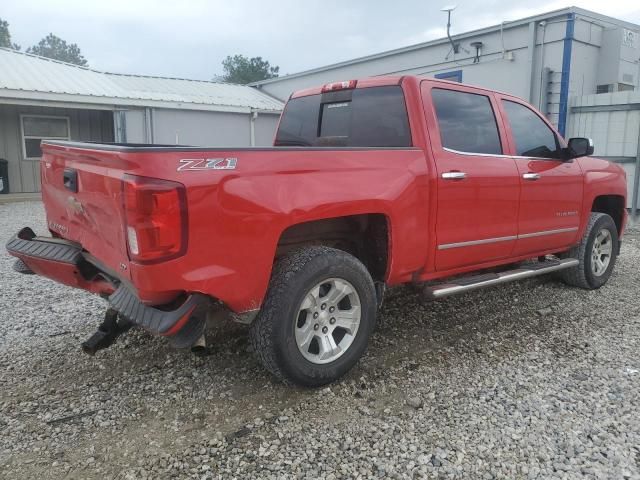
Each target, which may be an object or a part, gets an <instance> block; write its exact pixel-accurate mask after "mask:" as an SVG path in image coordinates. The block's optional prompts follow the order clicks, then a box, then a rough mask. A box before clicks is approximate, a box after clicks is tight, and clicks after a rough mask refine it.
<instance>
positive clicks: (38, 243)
mask: <svg viewBox="0 0 640 480" xmlns="http://www.w3.org/2000/svg"><path fill="white" fill-rule="evenodd" d="M6 248H7V251H8V252H9V253H10V254H11V255H13V256H14V257H17V258H18V260H17V267H16V268H15V269H16V270H17V271H19V272H21V273H36V274H38V275H41V276H43V277H47V278H50V279H52V280H55V281H56V282H59V283H62V284H64V285H68V286H70V287H75V288H81V289H83V290H87V291H89V292H93V293H98V294H101V295H103V296H104V297H106V299H107V301H108V302H109V305H110V307H111V308H112V309H113V310H115V311H117V312H118V313H119V314H120V315H121V316H122V317H124V318H125V319H126V320H128V321H129V322H131V323H133V324H135V325H138V326H140V327H142V328H144V329H145V330H148V331H149V332H150V333H152V334H155V335H163V336H175V335H177V334H178V333H180V336H185V334H186V336H187V337H189V338H190V337H191V336H192V335H189V334H188V331H189V330H194V333H193V335H196V333H198V332H197V330H200V325H199V324H200V323H203V321H198V322H196V323H197V324H198V325H195V324H194V322H190V321H189V319H190V318H191V317H192V316H194V315H196V314H200V313H202V312H203V311H204V310H205V309H206V308H207V307H208V306H209V305H210V303H211V300H210V298H209V297H208V296H206V295H203V294H200V293H192V294H188V295H184V296H183V297H181V298H180V299H179V300H176V301H174V302H172V303H171V304H170V305H160V306H157V305H156V306H149V305H145V304H144V303H142V302H141V301H140V299H139V298H138V297H137V295H136V294H135V291H134V290H133V288H132V287H130V286H129V285H127V284H126V283H125V282H122V281H121V280H120V279H118V278H114V277H113V276H112V275H110V274H109V273H107V272H104V271H102V270H100V268H99V267H97V266H96V265H94V264H92V263H90V262H89V261H88V260H87V259H86V258H85V256H84V254H83V250H82V247H81V246H80V245H79V244H76V243H73V242H69V241H66V240H62V239H57V238H49V237H46V238H43V237H37V236H36V234H35V233H34V232H33V230H31V229H30V228H28V227H26V228H23V229H22V230H20V231H19V232H18V233H17V234H16V235H15V236H13V237H12V238H11V239H10V240H9V242H8V243H7V245H6ZM18 262H20V263H18ZM25 267H26V268H25ZM198 316H199V317H204V315H202V314H200V315H198Z"/></svg>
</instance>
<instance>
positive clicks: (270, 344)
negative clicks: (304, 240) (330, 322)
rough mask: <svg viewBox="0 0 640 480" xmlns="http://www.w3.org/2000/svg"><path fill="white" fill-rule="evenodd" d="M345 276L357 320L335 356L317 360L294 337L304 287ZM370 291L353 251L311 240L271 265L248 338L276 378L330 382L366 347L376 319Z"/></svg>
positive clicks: (306, 382) (302, 382) (367, 277)
mask: <svg viewBox="0 0 640 480" xmlns="http://www.w3.org/2000/svg"><path fill="white" fill-rule="evenodd" d="M329 278H338V279H343V280H346V281H348V282H349V283H350V284H351V285H352V286H353V287H354V289H355V291H356V292H357V294H358V297H359V301H360V308H361V317H360V325H359V327H358V330H357V332H356V334H355V335H354V337H353V340H352V343H351V344H350V346H349V347H348V348H346V349H345V351H344V353H343V354H341V356H339V357H338V358H337V359H335V360H334V361H332V362H330V363H325V364H317V363H313V362H311V361H309V360H307V359H306V358H305V357H304V356H303V355H302V353H301V352H300V349H299V348H298V345H297V343H296V338H295V331H294V329H295V326H296V323H297V320H296V318H297V317H296V316H297V315H298V314H299V310H300V306H301V304H302V301H303V299H304V298H305V296H306V295H307V293H308V292H309V291H310V290H311V289H312V288H313V287H314V285H316V284H318V283H320V282H322V281H323V280H325V279H329ZM376 305H377V302H376V292H375V288H374V284H373V280H372V279H371V275H370V274H369V272H368V271H367V269H366V267H365V266H364V265H363V264H362V263H361V262H360V261H359V260H358V259H357V258H355V257H354V256H352V255H349V254H348V253H346V252H343V251H341V250H336V249H334V248H329V247H323V246H317V247H315V246H314V247H306V248H302V249H300V250H297V251H293V252H291V253H289V254H287V255H286V256H284V257H283V258H281V259H280V260H279V261H278V262H277V264H276V265H275V268H274V271H273V275H272V277H271V282H270V285H269V290H268V292H267V295H266V298H265V301H264V304H263V306H262V309H261V310H260V313H259V314H258V316H257V317H256V319H255V320H254V322H253V324H252V325H251V328H250V337H251V343H252V345H253V348H254V350H255V352H256V353H257V354H258V356H259V358H260V360H261V361H262V364H263V365H264V366H265V368H266V369H267V370H269V371H270V372H271V373H272V374H273V375H275V376H276V377H277V378H278V379H280V380H281V381H283V382H285V383H288V384H297V385H302V386H305V387H318V386H321V385H325V384H328V383H331V382H333V381H335V380H337V379H338V378H340V377H342V376H343V375H344V374H345V373H347V372H348V371H349V370H350V369H351V368H352V367H353V366H354V365H355V364H356V363H357V362H358V360H359V359H360V357H361V356H362V354H363V353H364V351H365V350H366V348H367V344H368V341H369V336H370V335H371V332H372V331H373V329H374V327H375V322H376Z"/></svg>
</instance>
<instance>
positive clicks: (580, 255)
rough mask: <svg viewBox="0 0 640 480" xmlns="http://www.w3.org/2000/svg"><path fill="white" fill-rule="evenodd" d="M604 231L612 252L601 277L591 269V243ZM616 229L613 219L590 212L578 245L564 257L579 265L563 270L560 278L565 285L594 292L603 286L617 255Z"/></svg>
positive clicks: (611, 270)
mask: <svg viewBox="0 0 640 480" xmlns="http://www.w3.org/2000/svg"><path fill="white" fill-rule="evenodd" d="M603 229H606V230H608V231H609V234H610V235H611V243H612V245H611V246H612V252H611V259H610V260H609V265H608V266H607V268H606V270H605V271H604V272H603V273H602V274H601V275H595V274H594V272H593V269H592V250H593V243H594V242H595V240H596V236H597V235H598V233H599V232H600V231H602V230H603ZM618 249H619V245H618V229H617V227H616V224H615V222H614V221H613V219H612V218H611V217H610V216H609V215H607V214H606V213H596V212H592V213H591V217H590V218H589V223H588V224H587V229H586V231H585V233H584V236H583V237H582V240H581V241H580V244H579V245H577V246H575V247H574V248H572V249H571V250H570V251H569V252H567V253H566V254H565V255H563V256H564V257H567V258H575V259H577V260H578V261H579V262H580V263H579V264H578V266H577V267H575V268H570V269H567V270H563V271H561V272H559V273H560V278H561V279H562V280H563V281H564V282H565V283H566V284H567V285H571V286H574V287H580V288H584V289H585V290H595V289H597V288H600V287H601V286H603V285H604V284H605V283H607V281H608V280H609V277H611V272H613V267H614V266H615V263H616V257H617V254H618Z"/></svg>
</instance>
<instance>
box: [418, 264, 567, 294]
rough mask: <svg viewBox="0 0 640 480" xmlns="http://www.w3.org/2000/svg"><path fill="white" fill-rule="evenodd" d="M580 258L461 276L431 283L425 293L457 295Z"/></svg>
mask: <svg viewBox="0 0 640 480" xmlns="http://www.w3.org/2000/svg"><path fill="white" fill-rule="evenodd" d="M578 263H579V262H578V260H576V259H575V258H566V259H563V260H545V261H544V262H538V263H532V264H528V265H524V266H521V267H520V268H517V269H515V270H507V271H504V272H499V273H487V274H483V275H474V276H470V277H460V278H456V279H452V280H450V281H448V282H446V283H441V284H438V285H429V286H427V287H425V288H424V290H423V293H424V295H425V296H426V297H427V298H430V299H433V300H435V299H438V298H444V297H448V296H449V295H455V294H457V293H463V292H470V291H471V290H477V289H479V288H484V287H491V286H493V285H499V284H501V283H507V282H514V281H516V280H522V279H525V278H530V277H537V276H538V275H544V274H547V273H551V272H556V271H558V270H564V269H565V268H571V267H576V266H578Z"/></svg>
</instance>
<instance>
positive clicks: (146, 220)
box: [122, 174, 188, 263]
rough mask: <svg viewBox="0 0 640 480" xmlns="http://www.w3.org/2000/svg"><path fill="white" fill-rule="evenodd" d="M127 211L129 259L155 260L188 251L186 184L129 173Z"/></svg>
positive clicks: (126, 179) (125, 183)
mask: <svg viewBox="0 0 640 480" xmlns="http://www.w3.org/2000/svg"><path fill="white" fill-rule="evenodd" d="M122 183H123V197H124V213H125V220H126V230H125V233H126V237H127V247H128V249H129V258H130V259H131V260H132V261H135V262H140V263H155V262H160V261H164V260H169V259H171V258H175V257H178V256H180V255H183V254H184V252H185V251H186V250H187V235H188V231H187V228H188V224H187V195H186V191H185V188H184V185H182V184H181V183H177V182H171V181H168V180H160V179H156V178H147V177H138V176H135V175H129V174H127V175H125V176H124V178H123V180H122Z"/></svg>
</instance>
